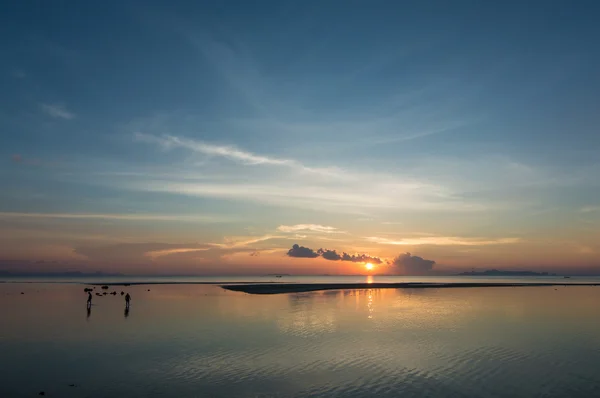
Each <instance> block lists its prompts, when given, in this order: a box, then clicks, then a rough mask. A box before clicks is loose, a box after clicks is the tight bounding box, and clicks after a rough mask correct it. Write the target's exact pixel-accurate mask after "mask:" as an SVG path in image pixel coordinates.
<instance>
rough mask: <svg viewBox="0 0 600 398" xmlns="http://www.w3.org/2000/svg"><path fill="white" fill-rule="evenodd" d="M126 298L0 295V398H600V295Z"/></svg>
mask: <svg viewBox="0 0 600 398" xmlns="http://www.w3.org/2000/svg"><path fill="white" fill-rule="evenodd" d="M125 289H126V291H128V292H130V293H131V295H132V297H133V299H132V300H133V301H132V305H131V310H130V312H129V314H128V315H127V316H125V313H124V305H123V304H124V303H123V298H122V297H121V296H120V295H118V296H116V297H115V296H110V295H109V296H103V297H96V296H94V305H93V306H92V309H91V312H90V314H89V315H88V314H87V312H86V307H85V299H86V296H85V294H84V293H83V286H80V285H76V284H59V283H54V284H21V283H5V284H0V314H1V317H2V321H1V324H0V358H1V361H0V375H2V376H1V377H0V380H1V384H0V397H32V396H37V394H38V392H39V391H45V393H46V396H48V397H109V396H113V397H121V396H122V397H163V396H172V397H309V396H325V397H329V396H332V397H333V396H336V397H337V396H339V397H369V396H377V397H411V396H414V397H596V396H600V371H598V364H600V287H574V286H566V287H563V286H560V287H557V288H554V287H534V288H487V289H486V288H469V289H388V290H362V291H352V290H348V291H327V292H314V293H302V294H283V295H267V296H262V295H246V294H243V293H236V292H228V291H225V290H223V289H221V288H220V287H218V286H211V285H153V286H132V287H127V288H121V287H117V288H116V290H117V291H118V292H120V291H121V290H125ZM148 289H150V291H148ZM96 290H99V288H97V289H96ZM112 290H115V289H112V288H111V289H110V291H112ZM21 292H24V293H25V294H24V295H21V294H20V293H21ZM69 384H76V386H75V387H69Z"/></svg>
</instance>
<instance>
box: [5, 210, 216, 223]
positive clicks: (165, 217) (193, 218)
mask: <svg viewBox="0 0 600 398" xmlns="http://www.w3.org/2000/svg"><path fill="white" fill-rule="evenodd" d="M0 218H17V219H18V218H21V219H91V220H94V219H101V220H116V221H189V222H218V221H224V219H221V218H219V217H217V216H212V215H194V214H190V215H171V214H89V213H88V214H83V213H17V212H0Z"/></svg>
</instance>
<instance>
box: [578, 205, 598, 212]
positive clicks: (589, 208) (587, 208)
mask: <svg viewBox="0 0 600 398" xmlns="http://www.w3.org/2000/svg"><path fill="white" fill-rule="evenodd" d="M579 211H580V212H581V213H592V212H595V211H600V206H584V207H582V208H581V209H579Z"/></svg>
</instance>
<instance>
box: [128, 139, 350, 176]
mask: <svg viewBox="0 0 600 398" xmlns="http://www.w3.org/2000/svg"><path fill="white" fill-rule="evenodd" d="M134 137H135V139H136V140H138V141H142V142H149V143H154V144H157V145H159V146H161V147H162V148H164V149H171V148H184V149H188V150H190V151H192V152H195V153H199V154H203V155H207V156H219V157H223V158H227V159H229V160H232V161H235V162H238V163H241V164H245V165H269V166H285V167H289V168H292V169H295V170H298V171H303V172H309V173H318V174H325V175H331V176H335V175H339V174H340V171H339V170H337V169H336V168H328V169H324V168H313V167H307V166H305V165H304V164H302V163H301V162H299V161H297V160H294V159H282V158H277V157H269V156H263V155H258V154H255V153H252V152H248V151H244V150H242V149H239V148H237V147H235V146H231V145H215V144H210V143H206V142H203V141H198V140H192V139H189V138H181V137H176V136H172V135H162V136H155V135H151V134H144V133H140V132H136V133H135V134H134Z"/></svg>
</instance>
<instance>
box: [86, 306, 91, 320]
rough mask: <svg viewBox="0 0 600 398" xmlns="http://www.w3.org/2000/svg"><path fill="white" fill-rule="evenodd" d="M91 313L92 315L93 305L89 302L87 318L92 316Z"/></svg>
mask: <svg viewBox="0 0 600 398" xmlns="http://www.w3.org/2000/svg"><path fill="white" fill-rule="evenodd" d="M90 315H92V306H91V305H89V304H88V306H87V317H86V319H88V318H89V317H90Z"/></svg>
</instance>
